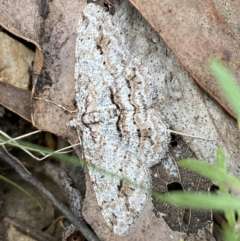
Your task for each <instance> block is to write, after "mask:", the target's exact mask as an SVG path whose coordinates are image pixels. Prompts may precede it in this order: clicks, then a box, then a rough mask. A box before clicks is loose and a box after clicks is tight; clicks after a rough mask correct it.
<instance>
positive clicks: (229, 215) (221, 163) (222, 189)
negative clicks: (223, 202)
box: [216, 148, 236, 228]
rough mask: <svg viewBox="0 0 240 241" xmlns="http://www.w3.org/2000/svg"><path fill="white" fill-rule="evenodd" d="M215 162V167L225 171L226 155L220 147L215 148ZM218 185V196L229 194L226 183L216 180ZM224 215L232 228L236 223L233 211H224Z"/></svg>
mask: <svg viewBox="0 0 240 241" xmlns="http://www.w3.org/2000/svg"><path fill="white" fill-rule="evenodd" d="M216 162H217V167H218V168H219V170H221V171H223V172H225V173H227V165H226V157H225V154H224V151H223V149H222V148H218V149H217V161H216ZM223 180H224V179H223ZM218 187H219V196H220V197H221V196H222V195H230V194H229V191H228V188H227V187H226V185H225V184H224V182H223V181H221V182H218ZM225 217H226V219H227V222H228V224H229V225H230V227H232V228H233V227H234V226H235V224H236V220H235V214H234V211H228V212H225Z"/></svg>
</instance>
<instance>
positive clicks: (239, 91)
mask: <svg viewBox="0 0 240 241" xmlns="http://www.w3.org/2000/svg"><path fill="white" fill-rule="evenodd" d="M209 65H210V68H211V70H212V73H213V75H214V77H215V78H216V80H217V82H218V83H219V85H220V86H221V88H222V90H223V91H224V93H225V95H226V97H227V99H228V101H229V103H230V105H231V106H232V108H233V110H234V112H235V113H236V116H237V119H238V123H239V117H240V101H239V100H240V87H239V86H238V84H237V83H236V81H235V79H234V77H233V75H232V74H231V73H230V72H229V71H228V69H227V68H226V67H224V66H223V64H221V63H220V62H219V61H217V60H216V59H213V58H211V59H210V60H209Z"/></svg>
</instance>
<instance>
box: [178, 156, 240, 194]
mask: <svg viewBox="0 0 240 241" xmlns="http://www.w3.org/2000/svg"><path fill="white" fill-rule="evenodd" d="M178 165H179V166H181V167H185V168H189V169H191V170H192V171H195V172H196V173H198V174H200V175H202V176H204V177H206V178H208V179H210V180H212V181H216V182H218V183H221V182H223V184H224V185H225V186H226V187H228V188H233V189H234V190H236V191H238V192H240V180H239V179H237V178H236V177H234V176H233V175H231V174H228V173H226V171H223V170H222V169H221V168H219V167H215V166H213V165H211V164H209V163H206V162H204V161H199V160H196V159H186V160H181V161H178Z"/></svg>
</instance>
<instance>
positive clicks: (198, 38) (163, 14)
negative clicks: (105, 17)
mask: <svg viewBox="0 0 240 241" xmlns="http://www.w3.org/2000/svg"><path fill="white" fill-rule="evenodd" d="M130 2H131V3H132V4H133V5H134V6H135V7H136V8H137V9H138V10H139V12H140V13H141V14H142V15H143V17H144V18H145V19H146V20H147V21H148V22H149V24H150V25H151V26H152V27H153V28H154V29H155V30H156V32H157V33H158V34H159V35H160V36H161V37H162V38H163V39H164V41H165V42H166V43H167V45H168V46H169V48H171V49H172V50H173V52H174V54H175V55H176V56H177V57H178V58H179V60H180V62H181V63H182V65H183V66H184V67H185V68H186V69H187V70H188V72H189V73H190V74H191V76H192V77H193V79H194V80H196V81H197V83H198V84H199V85H200V86H201V87H203V88H204V89H205V90H206V91H207V92H208V93H209V94H210V95H211V96H212V97H213V98H214V99H216V100H217V101H218V102H219V103H220V104H221V105H222V106H223V107H224V108H225V109H226V110H227V111H228V112H229V113H230V114H231V115H234V113H233V110H232V108H231V106H230V105H229V104H228V102H227V100H226V98H225V96H224V95H223V93H222V91H221V89H220V88H219V86H218V84H217V83H216V81H215V79H214V78H213V76H212V75H211V73H210V69H209V66H208V58H209V57H210V56H212V57H216V58H217V59H219V60H221V61H223V63H224V64H225V65H226V66H227V67H228V68H229V69H230V71H231V72H232V73H233V74H234V75H235V77H236V79H237V80H238V83H240V68H239V59H240V51H239V47H240V46H239V36H240V32H239V11H240V3H239V1H236V0H234V1H223V0H221V1H219V0H213V1H209V0H204V1H195V0H191V1H189V0H183V1H168V0H163V1H155V0H150V1H149V0H130Z"/></svg>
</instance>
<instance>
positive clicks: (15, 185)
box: [0, 174, 43, 210]
mask: <svg viewBox="0 0 240 241" xmlns="http://www.w3.org/2000/svg"><path fill="white" fill-rule="evenodd" d="M0 179H2V180H3V181H5V182H7V183H9V184H11V185H12V186H14V187H16V188H17V189H19V190H20V191H21V192H23V193H25V194H26V195H27V196H28V197H30V198H31V199H32V200H33V201H34V202H35V203H36V204H37V205H38V206H39V207H40V208H41V210H43V207H42V205H41V203H40V202H39V201H38V199H37V198H35V197H34V196H33V195H32V194H31V193H29V192H28V191H27V190H26V189H24V188H22V187H21V186H19V185H18V184H16V183H15V182H13V181H11V180H10V179H8V178H6V177H4V176H3V175H1V174H0Z"/></svg>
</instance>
